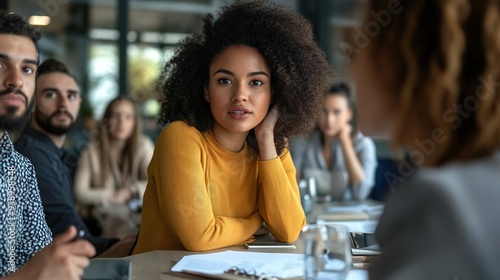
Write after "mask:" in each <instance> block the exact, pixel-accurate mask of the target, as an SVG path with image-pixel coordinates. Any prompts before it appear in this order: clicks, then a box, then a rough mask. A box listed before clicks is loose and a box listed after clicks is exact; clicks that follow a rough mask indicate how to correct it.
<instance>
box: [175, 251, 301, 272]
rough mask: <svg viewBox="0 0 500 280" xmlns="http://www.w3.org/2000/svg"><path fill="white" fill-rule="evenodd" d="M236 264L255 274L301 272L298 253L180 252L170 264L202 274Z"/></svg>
mask: <svg viewBox="0 0 500 280" xmlns="http://www.w3.org/2000/svg"><path fill="white" fill-rule="evenodd" d="M232 267H237V268H239V269H244V270H245V271H247V272H249V273H251V274H255V275H262V274H265V275H267V276H275V277H279V278H292V277H298V276H303V275H304V260H303V255H302V254H288V253H259V252H243V251H242V252H240V251H225V252H218V253H211V254H196V255H189V256H184V257H182V259H181V260H180V261H179V262H178V263H177V264H175V266H174V267H172V271H173V272H183V271H195V272H201V273H206V274H224V271H226V270H229V269H231V268H232Z"/></svg>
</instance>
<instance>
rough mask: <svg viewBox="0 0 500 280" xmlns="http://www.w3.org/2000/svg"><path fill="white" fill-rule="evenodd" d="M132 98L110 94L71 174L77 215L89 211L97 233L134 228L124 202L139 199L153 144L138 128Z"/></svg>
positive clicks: (110, 233)
mask: <svg viewBox="0 0 500 280" xmlns="http://www.w3.org/2000/svg"><path fill="white" fill-rule="evenodd" d="M140 131H141V130H140V121H139V116H138V113H137V112H136V109H135V105H134V103H133V102H132V101H131V100H130V99H127V98H125V97H117V98H115V99H113V100H112V101H111V102H110V103H109V105H108V107H107V108H106V110H105V112H104V116H103V118H102V121H101V122H100V124H99V129H98V131H97V133H96V135H95V137H94V138H93V139H92V140H91V141H90V142H89V143H88V145H87V147H86V148H85V149H84V150H83V151H82V154H81V157H80V161H79V164H78V168H77V170H76V174H75V182H74V187H75V197H76V200H77V202H78V204H79V205H83V206H90V207H83V209H87V210H88V209H89V208H90V209H92V210H91V211H83V212H87V213H83V212H82V213H81V214H82V216H87V217H88V216H89V215H95V216H96V218H97V220H98V221H99V222H100V223H101V225H102V230H103V232H102V235H104V236H113V237H123V236H125V235H128V234H130V233H134V232H136V231H137V228H135V226H134V225H133V223H131V222H130V220H129V218H128V217H127V216H128V213H127V211H128V208H127V207H126V206H127V205H128V202H129V201H131V200H132V199H139V200H141V201H142V196H143V194H144V190H145V188H146V183H147V167H148V164H149V161H150V160H151V156H152V154H153V150H154V147H153V143H152V141H151V140H150V139H149V138H147V137H146V136H143V135H141V133H140Z"/></svg>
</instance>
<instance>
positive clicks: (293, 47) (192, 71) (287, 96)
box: [158, 1, 333, 153]
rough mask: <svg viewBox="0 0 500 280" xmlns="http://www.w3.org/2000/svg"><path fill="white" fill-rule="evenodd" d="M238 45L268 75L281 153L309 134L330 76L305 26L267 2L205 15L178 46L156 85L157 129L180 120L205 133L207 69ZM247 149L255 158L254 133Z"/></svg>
mask: <svg viewBox="0 0 500 280" xmlns="http://www.w3.org/2000/svg"><path fill="white" fill-rule="evenodd" d="M237 45H244V46H250V47H254V48H256V49H257V50H259V52H260V53H261V54H262V56H263V57H264V59H265V60H266V62H267V64H268V66H269V68H270V69H271V90H272V102H273V103H274V104H275V106H278V109H279V111H280V118H279V120H278V122H277V123H276V126H275V134H274V138H275V145H276V149H277V151H278V153H281V151H282V150H283V149H284V148H285V146H286V139H287V138H288V137H289V136H290V135H294V134H299V133H306V132H307V131H310V130H311V129H312V128H313V126H314V123H315V121H316V119H317V117H318V116H319V113H320V112H321V106H322V101H323V94H324V92H326V91H327V90H328V87H329V82H330V79H331V77H332V76H333V70H332V69H331V67H330V65H329V64H328V61H327V60H326V58H325V55H324V53H323V51H322V50H321V49H320V48H319V47H318V45H317V43H316V41H315V39H314V36H313V32H312V28H311V25H310V23H309V22H308V21H307V20H306V19H305V18H304V17H302V16H301V15H299V14H298V13H296V12H295V11H293V10H292V9H290V8H288V7H285V6H281V5H278V4H276V3H272V2H270V1H236V2H235V3H234V4H232V5H229V6H225V7H223V8H222V9H221V11H220V13H219V14H218V17H215V16H214V15H212V14H209V15H207V16H206V17H205V18H204V25H203V30H202V32H201V33H199V34H194V35H192V36H190V37H188V38H187V39H185V40H184V41H182V42H181V43H180V45H179V46H178V48H177V49H176V52H175V54H174V56H173V58H172V59H171V60H170V61H168V62H167V63H166V64H165V67H164V69H163V73H162V74H161V77H160V81H159V84H158V91H159V92H160V95H161V98H160V102H161V110H160V114H159V123H161V124H163V125H166V124H168V123H170V122H172V121H176V120H183V121H185V122H186V123H188V124H189V125H191V126H194V127H196V128H197V129H198V130H199V131H208V130H210V129H211V128H212V125H213V123H214V118H213V116H212V113H211V111H210V105H209V104H208V103H207V102H206V101H205V100H204V98H203V90H204V87H205V86H207V85H208V78H209V77H208V76H209V66H210V63H211V62H212V61H213V59H214V58H215V57H216V56H217V55H218V54H220V53H221V52H222V51H224V50H225V49H227V48H228V47H230V46H237ZM247 143H248V146H249V148H250V151H251V152H253V153H258V151H259V147H258V143H257V141H256V138H255V133H254V131H253V130H252V131H251V132H250V133H249V135H248V137H247Z"/></svg>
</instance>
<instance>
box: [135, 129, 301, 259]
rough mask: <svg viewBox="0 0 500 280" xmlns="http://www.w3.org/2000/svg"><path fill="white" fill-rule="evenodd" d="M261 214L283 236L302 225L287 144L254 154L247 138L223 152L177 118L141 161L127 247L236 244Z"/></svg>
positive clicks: (249, 233) (288, 238) (252, 229)
mask: <svg viewBox="0 0 500 280" xmlns="http://www.w3.org/2000/svg"><path fill="white" fill-rule="evenodd" d="M263 222H265V223H266V225H267V227H268V228H269V229H270V231H271V233H272V234H273V235H274V237H275V238H276V239H278V240H280V241H286V242H293V241H295V240H296V239H297V238H298V235H299V233H300V230H301V229H302V227H303V226H304V225H305V215H304V212H303V210H302V207H301V205H300V197H299V190H298V187H297V183H296V180H295V167H294V166H293V163H292V159H291V157H290V154H289V152H288V150H285V151H284V152H283V153H282V154H281V155H280V156H279V157H278V158H276V159H273V160H268V161H259V160H258V159H257V158H256V157H255V156H252V155H250V154H249V153H248V149H247V146H246V145H245V147H244V148H243V150H242V151H241V152H238V153H234V152H229V151H227V150H225V149H223V148H222V147H221V146H219V145H218V144H217V142H216V141H215V139H214V137H213V136H212V134H211V133H210V132H204V133H200V132H199V131H198V130H197V129H196V128H194V127H191V126H189V125H187V124H186V123H184V122H181V121H176V122H172V123H171V124H170V125H168V126H167V127H165V128H164V129H163V131H162V133H161V135H160V136H159V138H158V140H157V142H156V146H155V151H154V154H153V158H152V160H151V163H150V165H149V168H148V184H147V187H146V192H145V194H144V205H143V211H142V220H141V229H140V233H139V239H138V241H137V245H136V247H135V249H134V252H133V253H134V254H138V253H143V252H147V251H152V250H184V249H187V250H192V251H203V250H211V249H216V248H221V247H225V246H231V245H238V244H243V243H245V242H247V241H251V240H252V239H253V237H252V235H253V233H255V231H257V229H259V228H260V226H261V225H262V223H263Z"/></svg>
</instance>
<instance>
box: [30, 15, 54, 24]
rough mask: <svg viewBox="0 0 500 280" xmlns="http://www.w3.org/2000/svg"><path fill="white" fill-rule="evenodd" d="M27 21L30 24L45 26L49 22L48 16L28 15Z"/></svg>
mask: <svg viewBox="0 0 500 280" xmlns="http://www.w3.org/2000/svg"><path fill="white" fill-rule="evenodd" d="M28 21H29V23H30V24H31V25H38V26H47V25H49V24H50V17H49V16H30V18H29V20H28Z"/></svg>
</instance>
